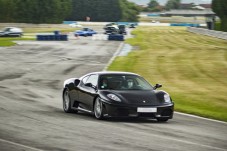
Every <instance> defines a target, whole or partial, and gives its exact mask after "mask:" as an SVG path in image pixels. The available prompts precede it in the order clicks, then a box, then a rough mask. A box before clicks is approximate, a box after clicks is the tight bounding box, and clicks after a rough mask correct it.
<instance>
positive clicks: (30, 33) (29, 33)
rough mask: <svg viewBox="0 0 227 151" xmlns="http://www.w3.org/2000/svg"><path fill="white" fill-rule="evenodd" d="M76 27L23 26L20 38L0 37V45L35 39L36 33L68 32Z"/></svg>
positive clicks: (11, 44) (4, 45) (10, 44)
mask: <svg viewBox="0 0 227 151" xmlns="http://www.w3.org/2000/svg"><path fill="white" fill-rule="evenodd" d="M76 29H79V28H71V27H68V28H52V27H46V28H44V27H43V28H39V27H36V28H29V27H28V28H23V31H24V35H23V36H22V38H20V37H0V47H7V46H14V45H15V44H16V43H14V42H13V41H14V40H35V39H36V33H47V32H52V33H53V31H56V30H57V31H60V32H61V33H68V32H73V31H75V30H76Z"/></svg>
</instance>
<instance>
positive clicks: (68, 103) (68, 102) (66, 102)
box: [63, 89, 73, 113]
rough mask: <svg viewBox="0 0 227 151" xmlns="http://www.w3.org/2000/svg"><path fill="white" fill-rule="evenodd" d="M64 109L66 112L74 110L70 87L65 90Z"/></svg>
mask: <svg viewBox="0 0 227 151" xmlns="http://www.w3.org/2000/svg"><path fill="white" fill-rule="evenodd" d="M63 110H64V111H65V112H66V113H72V112H73V110H72V108H71V100H70V97H69V90H68V89H65V90H64V92H63Z"/></svg>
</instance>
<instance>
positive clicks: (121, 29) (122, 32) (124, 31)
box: [118, 25, 127, 35]
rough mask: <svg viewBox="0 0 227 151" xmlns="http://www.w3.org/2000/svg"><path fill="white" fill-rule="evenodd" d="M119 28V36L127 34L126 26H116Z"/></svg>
mask: <svg viewBox="0 0 227 151" xmlns="http://www.w3.org/2000/svg"><path fill="white" fill-rule="evenodd" d="M118 28H119V34H125V35H126V34H127V32H126V26H125V25H118Z"/></svg>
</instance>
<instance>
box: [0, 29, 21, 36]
mask: <svg viewBox="0 0 227 151" xmlns="http://www.w3.org/2000/svg"><path fill="white" fill-rule="evenodd" d="M22 35H23V30H22V29H21V28H17V27H6V28H4V29H3V30H2V31H0V37H21V36H22Z"/></svg>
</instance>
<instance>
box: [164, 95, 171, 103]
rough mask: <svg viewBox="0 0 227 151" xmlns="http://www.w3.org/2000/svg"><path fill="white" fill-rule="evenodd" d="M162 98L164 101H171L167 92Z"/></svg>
mask: <svg viewBox="0 0 227 151" xmlns="http://www.w3.org/2000/svg"><path fill="white" fill-rule="evenodd" d="M164 100H165V102H166V103H170V102H171V99H170V97H169V94H164Z"/></svg>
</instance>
